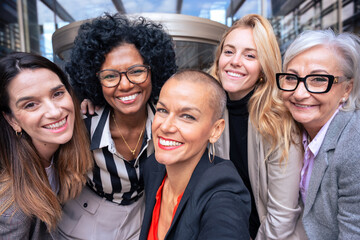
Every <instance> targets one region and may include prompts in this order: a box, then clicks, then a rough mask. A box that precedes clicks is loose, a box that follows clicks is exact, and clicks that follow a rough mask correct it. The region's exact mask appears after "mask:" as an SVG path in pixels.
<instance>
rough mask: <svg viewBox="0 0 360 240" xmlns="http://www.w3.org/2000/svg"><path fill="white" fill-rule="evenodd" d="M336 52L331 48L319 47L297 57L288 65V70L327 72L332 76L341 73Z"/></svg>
mask: <svg viewBox="0 0 360 240" xmlns="http://www.w3.org/2000/svg"><path fill="white" fill-rule="evenodd" d="M334 51H335V50H334V49H333V48H332V47H330V46H325V45H318V46H314V47H312V48H310V49H307V50H306V51H304V52H302V53H300V54H298V55H297V56H295V57H294V58H293V59H292V60H291V61H290V62H289V63H288V64H287V69H289V70H291V69H294V70H296V69H299V70H302V71H322V70H324V71H326V72H328V73H330V74H333V73H336V72H339V71H340V64H339V63H338V61H337V59H338V58H337V57H336V54H335V52H334Z"/></svg>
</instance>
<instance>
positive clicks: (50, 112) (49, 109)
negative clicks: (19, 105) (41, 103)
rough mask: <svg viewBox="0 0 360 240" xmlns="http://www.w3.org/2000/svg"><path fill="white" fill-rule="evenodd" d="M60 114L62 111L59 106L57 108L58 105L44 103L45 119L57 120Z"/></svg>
mask: <svg viewBox="0 0 360 240" xmlns="http://www.w3.org/2000/svg"><path fill="white" fill-rule="evenodd" d="M61 114H62V109H61V107H60V106H58V104H56V103H55V102H53V101H51V100H49V101H47V102H45V116H46V117H47V118H54V119H58V118H59V117H61Z"/></svg>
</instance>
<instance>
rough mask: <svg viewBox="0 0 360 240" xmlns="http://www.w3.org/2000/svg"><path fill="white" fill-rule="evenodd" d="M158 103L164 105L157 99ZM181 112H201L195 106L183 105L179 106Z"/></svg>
mask: <svg viewBox="0 0 360 240" xmlns="http://www.w3.org/2000/svg"><path fill="white" fill-rule="evenodd" d="M158 103H159V104H161V105H162V106H164V107H166V105H165V104H164V103H162V102H161V101H158ZM181 111H182V112H186V111H196V112H199V113H201V111H200V109H198V108H196V107H183V108H181Z"/></svg>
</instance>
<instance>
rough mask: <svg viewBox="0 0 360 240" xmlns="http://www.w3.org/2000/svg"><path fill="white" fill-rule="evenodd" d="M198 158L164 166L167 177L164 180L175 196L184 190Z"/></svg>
mask: <svg viewBox="0 0 360 240" xmlns="http://www.w3.org/2000/svg"><path fill="white" fill-rule="evenodd" d="M201 156H202V155H200V158H201ZM200 158H198V160H197V161H185V162H180V163H178V164H172V165H167V166H166V172H167V178H166V180H165V182H167V181H168V184H169V185H168V186H169V188H170V189H171V191H172V192H174V194H175V196H179V195H180V194H181V193H183V192H184V191H185V189H186V187H187V185H188V183H189V181H190V178H191V175H192V174H193V172H194V170H195V167H196V166H197V164H198V163H199V161H200Z"/></svg>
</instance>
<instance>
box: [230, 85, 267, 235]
mask: <svg viewBox="0 0 360 240" xmlns="http://www.w3.org/2000/svg"><path fill="white" fill-rule="evenodd" d="M253 93H254V91H251V92H250V93H248V94H247V95H246V96H245V97H244V98H242V99H240V100H238V101H231V100H230V99H229V98H228V99H227V108H228V111H229V129H230V160H231V161H232V162H233V163H234V165H235V167H236V169H237V170H238V172H239V174H240V176H241V178H242V180H243V182H244V184H245V186H246V187H247V189H248V190H249V192H250V195H251V213H250V219H249V232H250V236H251V238H252V239H255V237H256V234H257V231H258V229H259V226H260V220H259V216H258V213H257V210H256V205H255V200H254V194H253V192H252V189H251V184H250V178H249V171H248V157H247V136H248V121H249V111H248V103H249V99H250V98H251V96H252V95H253Z"/></svg>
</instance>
